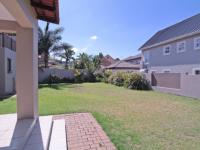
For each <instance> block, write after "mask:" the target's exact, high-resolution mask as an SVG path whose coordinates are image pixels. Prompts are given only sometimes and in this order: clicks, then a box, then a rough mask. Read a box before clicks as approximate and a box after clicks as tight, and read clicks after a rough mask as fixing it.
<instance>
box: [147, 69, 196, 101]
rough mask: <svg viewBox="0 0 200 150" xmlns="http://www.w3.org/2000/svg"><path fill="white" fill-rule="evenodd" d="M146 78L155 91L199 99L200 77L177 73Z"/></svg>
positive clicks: (158, 74)
mask: <svg viewBox="0 0 200 150" xmlns="http://www.w3.org/2000/svg"><path fill="white" fill-rule="evenodd" d="M146 77H147V78H148V79H149V80H150V81H151V84H152V86H153V88H154V89H155V90H157V91H161V92H167V93H173V94H177V95H182V96H188V97H193V98H198V99H200V76H199V75H185V74H179V73H153V74H151V75H149V74H147V75H146Z"/></svg>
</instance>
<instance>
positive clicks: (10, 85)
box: [4, 48, 16, 94]
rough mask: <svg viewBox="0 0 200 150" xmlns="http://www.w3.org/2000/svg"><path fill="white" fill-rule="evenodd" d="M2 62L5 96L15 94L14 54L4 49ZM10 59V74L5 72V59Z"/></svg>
mask: <svg viewBox="0 0 200 150" xmlns="http://www.w3.org/2000/svg"><path fill="white" fill-rule="evenodd" d="M4 53H5V57H4V61H5V94H11V93H14V92H15V78H16V52H14V51H12V50H9V49H7V48H4ZM8 58H10V59H11V63H12V65H11V67H12V68H11V72H10V73H8V72H7V67H8V65H7V59H8Z"/></svg>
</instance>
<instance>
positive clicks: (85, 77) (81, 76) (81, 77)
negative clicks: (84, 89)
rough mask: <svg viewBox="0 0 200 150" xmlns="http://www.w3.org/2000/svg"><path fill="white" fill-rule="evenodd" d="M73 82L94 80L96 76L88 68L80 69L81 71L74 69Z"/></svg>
mask: <svg viewBox="0 0 200 150" xmlns="http://www.w3.org/2000/svg"><path fill="white" fill-rule="evenodd" d="M75 82H76V83H83V82H96V76H95V75H94V74H93V73H92V72H90V71H88V70H82V71H79V70H76V72H75Z"/></svg>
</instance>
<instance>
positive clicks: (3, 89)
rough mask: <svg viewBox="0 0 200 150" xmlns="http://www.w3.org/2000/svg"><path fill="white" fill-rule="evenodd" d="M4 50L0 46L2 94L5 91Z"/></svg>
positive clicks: (0, 87)
mask: <svg viewBox="0 0 200 150" xmlns="http://www.w3.org/2000/svg"><path fill="white" fill-rule="evenodd" d="M4 55H5V54H4V50H3V48H0V96H2V95H3V94H4V93H5V61H4Z"/></svg>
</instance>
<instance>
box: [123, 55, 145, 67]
mask: <svg viewBox="0 0 200 150" xmlns="http://www.w3.org/2000/svg"><path fill="white" fill-rule="evenodd" d="M124 61H126V62H129V63H131V64H134V65H140V64H141V61H142V54H137V55H135V56H129V57H127V58H125V59H124Z"/></svg>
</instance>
